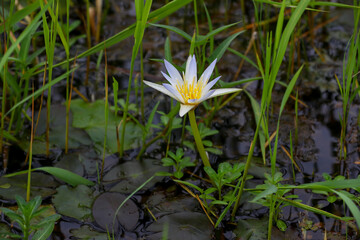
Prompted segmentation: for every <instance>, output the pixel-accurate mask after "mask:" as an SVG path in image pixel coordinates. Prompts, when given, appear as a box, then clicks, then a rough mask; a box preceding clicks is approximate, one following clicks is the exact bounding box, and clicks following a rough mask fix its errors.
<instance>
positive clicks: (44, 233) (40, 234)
mask: <svg viewBox="0 0 360 240" xmlns="http://www.w3.org/2000/svg"><path fill="white" fill-rule="evenodd" d="M54 225H55V223H54V222H48V223H47V224H46V225H45V226H43V227H42V228H40V229H39V230H37V231H36V232H35V234H34V235H33V239H37V240H46V239H47V238H48V237H49V236H50V235H51V233H52V231H53V230H54Z"/></svg>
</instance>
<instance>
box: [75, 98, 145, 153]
mask: <svg viewBox="0 0 360 240" xmlns="http://www.w3.org/2000/svg"><path fill="white" fill-rule="evenodd" d="M71 111H72V113H73V116H74V118H73V123H72V126H73V127H75V128H82V129H84V130H85V131H86V132H87V133H88V134H89V136H90V138H91V139H92V140H93V141H94V142H95V143H98V144H103V142H104V136H105V125H106V124H105V102H104V101H103V100H98V101H95V102H93V103H86V102H84V101H83V100H81V99H76V100H73V101H72V102H71ZM120 121H121V118H120V117H118V116H115V115H114V114H113V113H111V112H110V113H109V118H108V125H107V138H106V144H107V148H108V150H109V151H110V152H111V153H115V152H117V140H116V139H117V138H116V126H118V125H119V123H120ZM121 129H122V128H121ZM121 129H120V131H119V136H120V135H121ZM125 134H126V138H125V142H124V150H129V149H132V148H137V147H139V146H140V139H142V134H143V132H142V129H141V128H140V127H139V126H138V125H137V124H135V123H133V122H127V123H126V128H125Z"/></svg>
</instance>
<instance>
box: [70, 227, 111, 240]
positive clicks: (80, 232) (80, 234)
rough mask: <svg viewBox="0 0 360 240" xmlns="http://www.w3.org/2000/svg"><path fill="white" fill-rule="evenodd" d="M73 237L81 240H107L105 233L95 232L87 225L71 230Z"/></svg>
mask: <svg viewBox="0 0 360 240" xmlns="http://www.w3.org/2000/svg"><path fill="white" fill-rule="evenodd" d="M70 232H71V233H72V236H73V237H76V238H78V239H83V240H90V239H91V240H107V239H108V237H107V233H100V232H96V231H95V230H93V229H92V228H90V227H89V226H87V225H84V226H81V227H80V228H79V229H71V230H70Z"/></svg>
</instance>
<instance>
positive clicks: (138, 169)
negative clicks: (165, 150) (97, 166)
mask: <svg viewBox="0 0 360 240" xmlns="http://www.w3.org/2000/svg"><path fill="white" fill-rule="evenodd" d="M166 170H167V168H166V167H163V166H161V165H160V161H158V160H153V159H144V160H143V161H131V162H125V163H122V164H120V165H117V166H115V167H113V168H112V169H111V170H110V171H109V172H108V173H107V174H106V175H105V176H104V178H103V180H104V181H105V182H115V181H119V180H121V181H120V182H119V183H118V184H117V185H115V186H114V187H113V188H111V191H112V192H121V193H132V192H133V191H134V190H135V189H137V188H138V187H139V186H140V185H141V184H143V183H144V182H145V181H146V180H148V179H149V178H150V177H152V176H154V175H155V173H157V172H160V171H166ZM158 181H159V177H157V178H154V179H153V180H152V181H150V182H149V183H148V184H147V185H146V186H144V187H143V188H142V190H146V189H148V188H149V187H151V186H152V185H153V184H155V183H156V182H158Z"/></svg>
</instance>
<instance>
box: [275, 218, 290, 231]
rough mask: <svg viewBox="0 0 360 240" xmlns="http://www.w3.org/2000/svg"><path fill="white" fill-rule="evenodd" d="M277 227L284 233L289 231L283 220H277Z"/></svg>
mask: <svg viewBox="0 0 360 240" xmlns="http://www.w3.org/2000/svg"><path fill="white" fill-rule="evenodd" d="M276 226H277V227H278V228H279V229H280V231H283V232H284V231H286V229H287V225H286V223H285V222H284V221H283V220H281V219H278V220H276Z"/></svg>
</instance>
